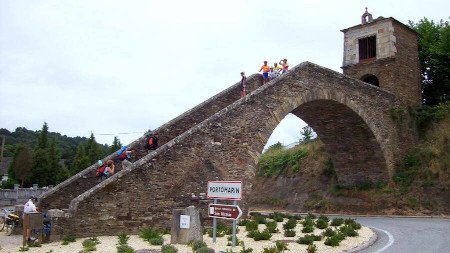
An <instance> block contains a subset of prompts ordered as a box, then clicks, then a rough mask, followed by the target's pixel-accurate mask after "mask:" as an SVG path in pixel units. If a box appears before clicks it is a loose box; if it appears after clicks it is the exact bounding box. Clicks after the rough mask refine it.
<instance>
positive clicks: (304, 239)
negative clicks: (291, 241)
mask: <svg viewBox="0 0 450 253" xmlns="http://www.w3.org/2000/svg"><path fill="white" fill-rule="evenodd" d="M313 242H314V238H312V237H311V236H309V235H305V236H302V237H300V238H298V240H297V243H299V244H312V243H313Z"/></svg>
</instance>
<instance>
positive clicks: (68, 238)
mask: <svg viewBox="0 0 450 253" xmlns="http://www.w3.org/2000/svg"><path fill="white" fill-rule="evenodd" d="M75 241H76V237H75V236H73V235H66V236H64V238H63V242H62V245H68V244H69V243H71V242H75Z"/></svg>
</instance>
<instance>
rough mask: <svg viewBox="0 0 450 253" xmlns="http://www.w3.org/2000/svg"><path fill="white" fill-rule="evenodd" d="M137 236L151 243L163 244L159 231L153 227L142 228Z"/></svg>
mask: <svg viewBox="0 0 450 253" xmlns="http://www.w3.org/2000/svg"><path fill="white" fill-rule="evenodd" d="M139 237H141V238H142V239H144V241H147V242H149V243H150V244H151V245H163V243H164V240H163V238H162V235H161V233H160V232H159V231H158V230H155V229H153V228H144V229H142V230H141V233H140V234H139Z"/></svg>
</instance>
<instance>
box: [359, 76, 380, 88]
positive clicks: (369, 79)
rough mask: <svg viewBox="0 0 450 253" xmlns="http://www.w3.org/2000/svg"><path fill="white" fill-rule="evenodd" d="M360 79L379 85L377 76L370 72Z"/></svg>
mask: <svg viewBox="0 0 450 253" xmlns="http://www.w3.org/2000/svg"><path fill="white" fill-rule="evenodd" d="M361 81H363V82H366V83H370V84H372V85H374V86H377V87H380V81H379V80H378V77H376V76H375V75H372V74H367V75H364V76H362V77H361Z"/></svg>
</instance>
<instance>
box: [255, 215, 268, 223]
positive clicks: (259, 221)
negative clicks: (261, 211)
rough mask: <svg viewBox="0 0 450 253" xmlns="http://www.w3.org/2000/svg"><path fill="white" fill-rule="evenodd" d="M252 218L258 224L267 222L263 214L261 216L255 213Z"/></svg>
mask: <svg viewBox="0 0 450 253" xmlns="http://www.w3.org/2000/svg"><path fill="white" fill-rule="evenodd" d="M253 219H254V220H255V221H256V222H257V223H258V224H266V223H267V220H266V217H264V216H262V215H256V216H255V217H254V218H253Z"/></svg>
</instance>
